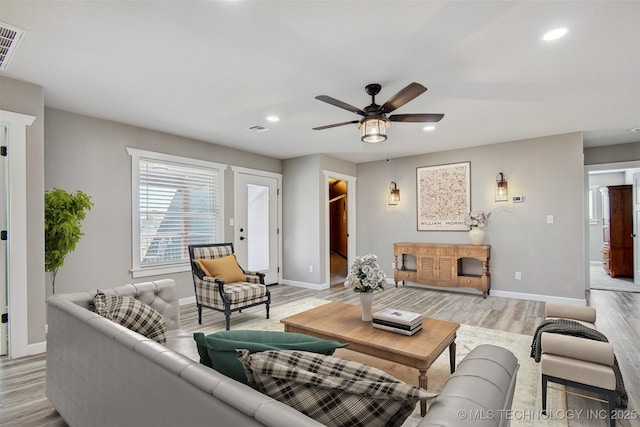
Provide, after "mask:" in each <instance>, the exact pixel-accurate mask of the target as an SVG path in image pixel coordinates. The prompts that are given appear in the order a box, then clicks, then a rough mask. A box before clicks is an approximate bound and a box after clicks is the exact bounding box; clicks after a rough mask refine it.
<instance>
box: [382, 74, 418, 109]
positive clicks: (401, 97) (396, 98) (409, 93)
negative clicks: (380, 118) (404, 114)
mask: <svg viewBox="0 0 640 427" xmlns="http://www.w3.org/2000/svg"><path fill="white" fill-rule="evenodd" d="M426 91H427V88H426V87H424V86H422V85H421V84H420V83H416V82H413V83H409V84H408V85H407V86H406V87H405V88H404V89H401V90H400V92H398V93H396V94H395V95H393V96H392V97H391V98H389V99H388V100H387V102H385V103H384V105H383V106H382V112H383V113H390V112H392V111H393V110H395V109H397V108H400V107H402V106H403V105H404V104H406V103H407V102H409V101H411V100H413V99H414V98H416V97H417V96H419V95H422V94H423V93H424V92H426Z"/></svg>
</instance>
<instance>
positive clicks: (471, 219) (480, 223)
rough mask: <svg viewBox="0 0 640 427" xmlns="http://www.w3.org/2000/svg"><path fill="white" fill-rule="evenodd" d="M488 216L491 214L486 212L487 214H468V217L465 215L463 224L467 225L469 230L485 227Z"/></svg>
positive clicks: (480, 212)
mask: <svg viewBox="0 0 640 427" xmlns="http://www.w3.org/2000/svg"><path fill="white" fill-rule="evenodd" d="M490 215H491V212H488V213H485V212H484V211H473V212H469V215H467V219H466V221H465V224H467V225H468V226H469V227H471V228H474V227H485V226H486V225H487V222H488V221H489V216H490Z"/></svg>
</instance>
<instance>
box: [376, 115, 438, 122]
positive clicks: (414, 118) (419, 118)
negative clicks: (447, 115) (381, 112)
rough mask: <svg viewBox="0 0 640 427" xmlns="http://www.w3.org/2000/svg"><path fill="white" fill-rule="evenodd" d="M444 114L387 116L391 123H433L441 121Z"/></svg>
mask: <svg viewBox="0 0 640 427" xmlns="http://www.w3.org/2000/svg"><path fill="white" fill-rule="evenodd" d="M443 117H444V114H394V115H393V116H389V121H392V122H410V123H435V122H439V121H440V120H442V118H443Z"/></svg>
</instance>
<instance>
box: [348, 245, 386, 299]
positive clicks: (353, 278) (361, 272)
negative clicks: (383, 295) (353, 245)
mask: <svg viewBox="0 0 640 427" xmlns="http://www.w3.org/2000/svg"><path fill="white" fill-rule="evenodd" d="M386 277H387V276H385V274H384V271H382V269H381V268H380V265H379V264H378V257H377V256H375V255H373V254H369V255H364V256H361V257H360V256H357V257H355V259H354V260H353V266H352V267H351V271H350V272H349V275H348V276H347V279H346V280H345V281H344V287H345V288H351V289H353V291H354V292H377V291H383V290H384V284H385V282H386Z"/></svg>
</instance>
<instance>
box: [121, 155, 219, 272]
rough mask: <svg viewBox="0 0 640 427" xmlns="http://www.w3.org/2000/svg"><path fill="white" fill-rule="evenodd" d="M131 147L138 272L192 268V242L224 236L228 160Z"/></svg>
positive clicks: (135, 246) (208, 241)
mask: <svg viewBox="0 0 640 427" xmlns="http://www.w3.org/2000/svg"><path fill="white" fill-rule="evenodd" d="M129 151H130V154H132V171H133V176H134V186H133V188H132V192H133V211H134V212H133V216H132V218H133V224H132V225H133V227H132V228H133V229H134V239H133V240H134V248H133V253H134V259H133V271H134V277H139V276H145V275H150V274H162V273H166V272H170V271H186V270H189V269H190V265H189V250H188V245H190V244H199V243H211V242H220V241H222V236H221V235H220V230H221V229H222V209H221V200H222V199H223V198H222V190H223V188H224V185H223V184H222V176H223V174H222V172H223V171H224V167H226V165H219V164H216V163H211V162H203V161H200V160H195V159H187V158H182V157H176V156H169V155H163V154H159V153H150V152H143V151H141V150H135V149H129ZM136 273H137V274H136Z"/></svg>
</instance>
